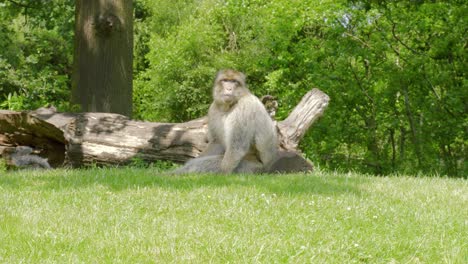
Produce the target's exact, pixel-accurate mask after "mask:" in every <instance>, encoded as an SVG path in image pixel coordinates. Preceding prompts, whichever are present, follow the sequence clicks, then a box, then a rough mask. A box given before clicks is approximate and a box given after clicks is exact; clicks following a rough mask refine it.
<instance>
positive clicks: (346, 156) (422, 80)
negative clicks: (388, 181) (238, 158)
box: [135, 0, 468, 176]
mask: <svg viewBox="0 0 468 264" xmlns="http://www.w3.org/2000/svg"><path fill="white" fill-rule="evenodd" d="M142 2H143V1H142ZM144 5H145V7H146V8H147V9H148V10H150V12H148V13H149V14H150V15H149V16H148V17H147V18H146V21H148V23H147V24H149V26H148V27H149V29H148V30H147V32H149V33H148V34H149V38H148V45H149V47H151V48H150V51H149V53H148V54H147V56H146V59H147V61H148V67H147V69H146V70H144V71H142V72H140V73H139V74H138V75H137V80H136V82H135V83H136V85H135V88H136V91H135V94H136V96H135V105H136V106H135V108H136V109H137V113H136V115H137V116H138V117H140V118H142V119H149V120H166V121H182V120H187V119H192V118H196V117H199V116H202V115H204V114H205V113H206V109H207V107H208V105H209V103H210V100H211V99H210V87H211V86H212V79H213V76H214V73H215V72H216V71H217V70H218V69H220V68H228V67H233V68H237V69H239V70H241V71H244V72H246V73H247V75H248V82H249V85H250V88H251V89H252V90H253V92H254V93H255V94H257V95H258V96H261V95H264V94H272V95H274V96H277V97H278V98H279V100H280V109H279V111H278V117H279V118H280V119H281V118H284V117H286V116H287V115H288V113H289V111H290V110H291V109H292V108H293V107H294V106H295V105H296V104H297V102H298V101H299V100H300V98H301V97H302V96H303V95H304V93H305V92H307V91H308V90H310V89H311V88H312V87H319V88H320V89H322V90H324V91H325V92H326V93H327V94H329V95H330V97H331V103H330V106H329V109H327V111H326V113H325V115H324V117H323V118H322V119H321V120H320V121H319V122H318V123H317V124H316V125H314V127H313V128H311V131H310V133H308V135H307V136H306V138H305V139H304V140H303V142H302V149H303V151H304V152H305V153H306V154H307V155H308V156H309V157H310V158H311V159H312V160H313V161H314V162H316V163H318V165H319V166H322V167H326V168H331V169H345V170H349V169H356V170H360V171H366V172H372V173H377V174H387V173H391V172H395V171H401V172H417V171H423V172H439V173H442V174H449V175H453V176H466V175H467V174H468V166H467V165H466V156H467V154H468V153H467V149H466V143H467V140H468V139H467V135H466V125H467V122H468V117H467V115H466V109H467V105H466V102H468V92H467V90H468V89H467V88H468V87H467V82H466V77H465V71H466V70H465V69H466V68H468V65H467V64H466V52H465V50H466V45H467V42H466V27H465V25H466V18H465V15H464V14H466V12H467V4H466V3H464V2H463V1H450V2H446V1H415V2H407V1H385V2H381V1H314V0H309V1H262V0H251V1H216V0H205V1H175V3H174V1H158V3H152V2H151V1H144ZM172 5H175V6H176V8H174V7H173V6H172ZM151 22H153V23H151Z"/></svg>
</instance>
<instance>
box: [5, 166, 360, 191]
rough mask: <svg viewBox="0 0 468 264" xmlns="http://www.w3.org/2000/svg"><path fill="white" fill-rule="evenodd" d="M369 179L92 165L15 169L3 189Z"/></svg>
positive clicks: (347, 184) (354, 185)
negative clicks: (171, 172)
mask: <svg viewBox="0 0 468 264" xmlns="http://www.w3.org/2000/svg"><path fill="white" fill-rule="evenodd" d="M365 181H367V179H365V178H362V177H347V176H344V175H338V176H336V175H324V174H315V173H311V174H291V175H182V176H180V175H178V176H173V175H165V174H164V173H157V172H155V171H153V170H151V169H91V170H68V171H63V170H62V171H60V170H57V171H50V172H29V173H26V174H24V173H23V174H22V175H21V173H19V172H18V173H13V174H9V175H7V176H3V177H1V176H0V189H23V190H24V189H29V190H56V191H60V190H69V189H77V190H78V189H82V188H94V187H96V186H103V187H106V188H108V189H110V190H111V191H122V190H127V189H136V188H162V189H165V190H177V191H192V190H196V189H199V188H207V189H219V188H226V187H227V188H253V189H258V191H260V192H266V193H268V192H269V193H275V194H278V195H294V194H299V195H300V194H324V195H338V194H342V193H353V194H360V188H359V185H361V184H363V183H365Z"/></svg>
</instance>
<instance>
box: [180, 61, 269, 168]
mask: <svg viewBox="0 0 468 264" xmlns="http://www.w3.org/2000/svg"><path fill="white" fill-rule="evenodd" d="M231 78H236V79H235V82H236V83H237V87H236V88H235V89H234V90H233V91H231V90H228V91H226V92H225V89H224V88H223V86H222V84H221V82H223V80H225V79H227V81H225V82H234V81H232V80H231ZM228 85H232V84H228ZM213 97H214V101H213V103H212V104H211V106H210V109H209V111H208V139H209V143H208V147H207V151H206V152H205V153H202V155H201V157H199V158H195V159H193V160H190V161H189V162H187V164H186V165H184V166H183V167H181V168H179V169H178V170H176V173H188V172H214V173H218V172H219V173H241V172H244V173H249V172H261V171H263V170H264V169H265V168H268V167H269V166H271V164H272V162H273V161H274V159H275V158H276V155H277V149H278V137H277V135H276V126H275V124H274V123H273V120H272V119H271V117H270V116H269V114H268V113H267V111H266V109H265V107H264V105H263V104H262V102H261V101H260V100H259V99H258V98H257V97H256V96H255V95H253V94H252V93H251V92H250V91H249V90H248V89H247V87H246V85H245V76H244V75H243V74H242V73H240V72H236V71H233V70H224V71H220V73H218V75H217V76H216V80H215V85H214V87H213ZM213 149H215V151H214V152H213V151H212V150H213ZM220 154H221V155H220ZM247 157H248V158H247ZM246 158H247V159H246Z"/></svg>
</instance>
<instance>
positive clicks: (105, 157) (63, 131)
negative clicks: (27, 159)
mask: <svg viewBox="0 0 468 264" xmlns="http://www.w3.org/2000/svg"><path fill="white" fill-rule="evenodd" d="M328 102H329V97H328V96H327V95H326V94H325V93H323V92H322V91H320V90H318V89H313V90H311V91H310V92H308V93H307V94H306V95H305V96H304V97H303V98H302V100H301V101H300V103H299V104H298V105H297V106H296V107H295V108H294V110H293V111H292V112H291V114H290V116H289V117H288V118H286V119H285V120H283V121H278V122H277V129H278V132H279V133H278V134H279V137H280V147H281V150H282V151H285V153H286V154H285V157H287V158H286V159H285V160H284V161H283V162H287V163H291V161H292V159H293V158H295V159H301V156H300V155H292V154H291V153H298V149H297V146H298V144H299V141H300V140H301V139H302V138H303V136H304V135H305V133H306V131H307V130H308V129H309V127H310V126H311V125H312V123H313V122H315V121H316V120H317V119H318V118H319V117H320V116H321V115H322V114H323V112H324V111H325V109H326V107H327V106H328ZM11 115H15V116H16V118H18V119H21V122H19V123H21V124H28V127H27V128H26V127H25V125H23V126H22V127H25V128H24V129H23V130H27V131H35V130H37V129H36V128H37V127H45V126H47V129H45V130H46V131H49V130H50V132H47V133H39V134H40V138H46V139H47V140H49V141H53V142H58V144H62V145H63V147H64V149H65V154H66V161H67V162H68V163H70V164H71V165H72V166H82V165H89V164H104V165H108V164H127V163H129V162H131V161H132V159H135V158H138V159H142V160H145V161H155V160H169V161H174V162H184V161H186V160H188V159H190V158H194V157H197V156H198V155H199V154H200V153H201V151H203V149H204V148H205V147H206V144H207V139H206V133H207V118H206V117H203V118H200V119H196V120H192V121H189V122H185V123H154V122H143V121H136V120H130V119H129V118H127V117H125V116H123V115H119V114H112V113H78V114H71V113H57V112H55V110H54V109H38V110H36V111H33V112H30V113H29V114H26V113H18V112H11V111H7V112H5V111H2V112H0V124H1V126H0V139H2V138H4V137H5V135H10V134H11V133H15V124H17V123H18V122H17V121H15V122H13V121H11V120H10V119H9V117H10V116H11ZM27 120H29V121H27ZM4 124H6V125H4ZM46 124H47V125H46ZM38 131H44V129H41V130H38ZM30 134H34V135H35V136H37V134H38V133H32V132H31V133H30ZM35 136H34V137H35ZM23 143H27V144H26V145H29V146H33V147H34V146H35V145H34V144H35V143H34V142H32V141H27V142H26V141H17V140H8V141H5V140H4V141H2V140H0V146H1V145H4V146H5V145H8V144H9V145H10V146H15V145H21V144H23ZM31 144H32V145H31ZM62 153H63V152H62ZM293 156H294V157H293ZM296 156H297V157H296ZM304 162H306V161H305V160H298V162H297V164H301V166H304ZM292 171H294V168H292Z"/></svg>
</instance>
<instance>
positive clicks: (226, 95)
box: [218, 80, 239, 104]
mask: <svg viewBox="0 0 468 264" xmlns="http://www.w3.org/2000/svg"><path fill="white" fill-rule="evenodd" d="M218 87H219V88H220V89H219V94H218V96H219V98H220V99H221V100H222V101H223V103H225V104H232V103H233V102H235V101H236V98H237V96H236V93H237V91H236V90H237V89H238V87H239V83H238V82H237V81H236V80H221V81H220V82H219V85H218Z"/></svg>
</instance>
